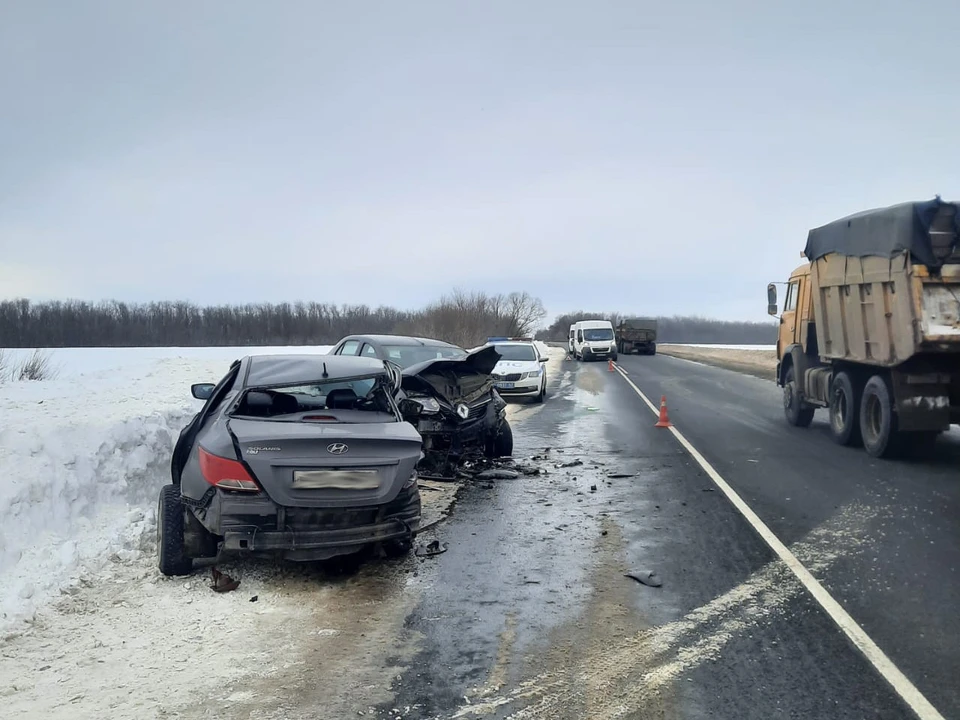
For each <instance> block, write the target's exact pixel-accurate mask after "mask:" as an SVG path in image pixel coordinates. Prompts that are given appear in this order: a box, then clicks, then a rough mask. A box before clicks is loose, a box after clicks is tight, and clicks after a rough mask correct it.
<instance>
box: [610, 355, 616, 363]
mask: <svg viewBox="0 0 960 720" xmlns="http://www.w3.org/2000/svg"><path fill="white" fill-rule="evenodd" d="M610 359H611V360H613V361H614V362H616V361H617V354H616V353H614V354H613V357H612V358H610Z"/></svg>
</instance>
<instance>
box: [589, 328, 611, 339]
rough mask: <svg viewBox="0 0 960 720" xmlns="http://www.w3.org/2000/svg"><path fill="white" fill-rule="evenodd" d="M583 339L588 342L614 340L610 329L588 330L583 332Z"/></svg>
mask: <svg viewBox="0 0 960 720" xmlns="http://www.w3.org/2000/svg"><path fill="white" fill-rule="evenodd" d="M583 337H584V339H585V340H587V341H588V342H596V341H598V340H613V330H611V329H610V328H587V329H586V330H584V331H583Z"/></svg>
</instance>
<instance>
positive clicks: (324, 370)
mask: <svg viewBox="0 0 960 720" xmlns="http://www.w3.org/2000/svg"><path fill="white" fill-rule="evenodd" d="M328 377H330V373H328V372H327V361H326V360H324V361H323V379H324V380H326V379H327V378H328Z"/></svg>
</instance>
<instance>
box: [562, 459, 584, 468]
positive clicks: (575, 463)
mask: <svg viewBox="0 0 960 720" xmlns="http://www.w3.org/2000/svg"><path fill="white" fill-rule="evenodd" d="M578 465H583V460H580V459H579V458H578V459H577V460H571V461H570V462H565V463H561V464H560V466H559V467H561V468H572V467H577V466H578Z"/></svg>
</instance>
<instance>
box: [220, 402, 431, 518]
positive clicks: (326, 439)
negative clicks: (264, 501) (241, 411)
mask: <svg viewBox="0 0 960 720" xmlns="http://www.w3.org/2000/svg"><path fill="white" fill-rule="evenodd" d="M227 425H228V428H229V430H230V433H231V435H232V436H233V438H234V442H235V444H236V446H237V450H238V451H239V453H240V457H241V458H242V460H243V461H244V462H245V463H246V464H247V465H248V466H249V468H250V469H251V470H252V471H253V474H254V476H255V478H256V480H257V482H258V483H259V484H260V486H261V487H262V488H263V489H264V491H265V492H266V493H267V495H269V496H270V498H271V499H272V500H273V501H274V502H276V503H278V504H280V505H286V506H302V507H355V506H361V505H379V504H382V503H386V502H390V501H391V500H392V499H393V498H395V497H396V496H397V494H398V493H399V491H400V489H401V488H402V487H403V485H404V483H405V482H406V481H407V480H409V478H410V477H411V475H412V473H413V471H414V468H415V467H416V464H417V462H418V460H419V459H420V444H421V440H420V435H419V434H418V433H417V431H416V430H415V429H414V428H413V427H412V426H411V425H410V424H409V423H402V422H386V423H384V422H379V423H368V424H359V423H353V424H336V425H334V424H330V425H326V424H323V423H315V422H290V421H279V420H260V419H247V418H238V417H233V418H230V420H229V421H228V424H227Z"/></svg>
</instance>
